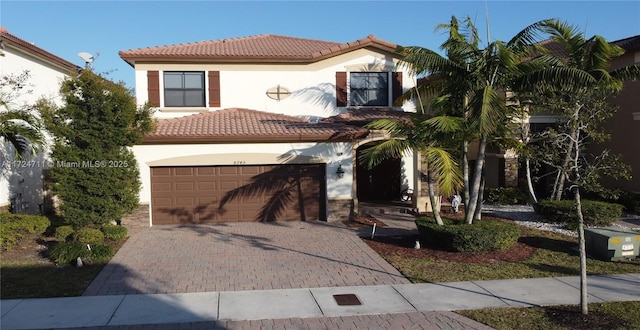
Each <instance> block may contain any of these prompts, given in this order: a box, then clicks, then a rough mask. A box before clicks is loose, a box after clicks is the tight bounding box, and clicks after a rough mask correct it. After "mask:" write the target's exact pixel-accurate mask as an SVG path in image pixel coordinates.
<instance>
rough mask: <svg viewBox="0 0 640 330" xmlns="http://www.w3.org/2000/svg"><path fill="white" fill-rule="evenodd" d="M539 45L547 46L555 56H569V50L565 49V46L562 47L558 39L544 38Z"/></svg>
mask: <svg viewBox="0 0 640 330" xmlns="http://www.w3.org/2000/svg"><path fill="white" fill-rule="evenodd" d="M538 45H539V46H542V47H544V48H546V49H547V50H548V51H549V52H550V53H551V55H553V56H556V57H559V58H563V57H566V56H567V52H566V50H565V49H564V47H562V45H561V44H559V43H558V42H557V41H555V40H553V39H547V40H543V41H541V42H539V43H538Z"/></svg>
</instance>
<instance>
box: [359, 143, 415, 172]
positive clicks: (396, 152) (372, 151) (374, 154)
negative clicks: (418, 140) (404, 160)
mask: <svg viewBox="0 0 640 330" xmlns="http://www.w3.org/2000/svg"><path fill="white" fill-rule="evenodd" d="M413 149H414V145H413V142H412V141H410V140H406V139H390V140H385V141H383V142H381V143H379V144H376V145H374V146H372V147H369V148H366V149H364V150H363V151H362V153H361V154H360V156H359V158H358V162H359V163H360V164H362V165H363V166H365V167H367V168H373V167H375V166H376V165H379V164H380V163H382V161H384V160H385V159H393V158H400V157H402V156H404V155H405V154H406V153H407V152H410V151H412V150H413Z"/></svg>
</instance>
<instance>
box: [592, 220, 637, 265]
mask: <svg viewBox="0 0 640 330" xmlns="http://www.w3.org/2000/svg"><path fill="white" fill-rule="evenodd" d="M584 239H585V245H586V249H587V253H588V254H590V255H592V256H594V257H596V258H598V259H603V260H607V261H615V260H621V259H630V258H635V257H638V256H639V255H640V233H637V232H634V231H631V230H628V229H624V228H621V227H604V228H588V229H585V230H584Z"/></svg>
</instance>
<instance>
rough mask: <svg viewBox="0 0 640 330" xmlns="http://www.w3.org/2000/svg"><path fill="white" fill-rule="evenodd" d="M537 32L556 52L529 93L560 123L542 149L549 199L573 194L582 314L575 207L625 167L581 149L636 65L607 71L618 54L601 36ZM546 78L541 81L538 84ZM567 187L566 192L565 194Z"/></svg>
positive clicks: (547, 25) (566, 29)
mask: <svg viewBox="0 0 640 330" xmlns="http://www.w3.org/2000/svg"><path fill="white" fill-rule="evenodd" d="M540 29H541V31H543V32H545V33H546V34H548V35H550V36H551V38H552V40H553V41H554V42H555V43H556V44H557V45H558V47H560V48H562V50H563V54H561V55H556V56H557V58H556V59H555V61H554V62H555V64H554V65H553V66H552V67H550V68H543V69H542V70H539V71H538V72H536V73H534V74H533V75H531V78H532V79H534V80H535V81H538V82H540V84H539V85H537V87H538V94H537V95H536V94H534V96H535V99H536V101H535V102H534V103H535V104H536V105H538V106H541V107H544V108H546V109H548V110H555V111H556V113H559V114H560V115H561V117H562V118H563V121H564V123H563V124H561V125H559V129H558V130H549V131H547V133H546V138H547V139H546V144H547V145H548V146H549V147H548V148H544V149H543V150H544V152H543V153H541V154H542V155H545V156H544V157H543V158H542V159H545V161H547V163H548V164H554V166H555V168H556V169H557V170H558V179H557V180H556V183H555V185H554V196H552V197H555V198H556V199H559V198H560V196H561V195H562V193H563V191H565V190H568V191H570V192H572V193H573V198H574V200H575V205H576V216H577V218H578V239H579V246H580V305H581V310H582V314H585V315H586V314H588V303H587V270H586V249H585V238H584V220H583V215H582V207H581V197H580V193H581V191H584V190H586V189H591V190H594V189H600V188H601V186H600V185H599V183H598V178H599V177H600V175H603V174H606V175H610V176H625V175H627V171H628V168H627V167H625V166H622V165H621V162H620V158H619V157H617V156H614V155H611V154H610V153H609V152H608V151H605V152H603V153H601V154H600V155H589V154H587V153H586V152H585V151H586V145H587V144H588V143H590V142H593V141H596V142H599V141H603V140H604V139H606V138H607V134H605V133H604V132H602V131H601V129H600V127H601V123H602V122H603V121H604V120H606V119H607V118H609V117H611V116H612V115H613V113H614V112H615V108H614V107H611V106H610V105H608V102H607V98H608V97H611V96H613V95H615V94H616V93H617V92H619V91H620V90H621V89H622V87H623V82H624V81H627V80H640V66H638V65H632V66H627V67H623V68H618V69H615V70H613V71H611V72H610V71H608V69H609V65H610V61H611V59H613V58H614V57H616V56H619V55H622V54H623V53H624V51H623V50H622V49H621V48H620V47H618V46H615V45H613V44H610V43H608V42H607V41H606V40H605V39H604V38H602V37H601V36H593V37H591V38H588V39H587V38H585V36H584V34H583V33H581V32H579V31H578V29H577V28H576V27H574V26H571V25H568V24H566V23H564V22H561V21H558V20H547V21H544V22H543V23H542V24H541V25H540ZM541 77H542V78H544V77H548V78H547V79H541ZM565 183H568V185H569V187H568V188H569V189H565V188H564V187H565Z"/></svg>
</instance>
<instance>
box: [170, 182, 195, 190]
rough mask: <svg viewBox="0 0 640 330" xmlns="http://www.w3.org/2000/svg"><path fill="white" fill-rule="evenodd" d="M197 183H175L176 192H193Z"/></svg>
mask: <svg viewBox="0 0 640 330" xmlns="http://www.w3.org/2000/svg"><path fill="white" fill-rule="evenodd" d="M196 183H197V182H176V187H175V189H176V191H187V192H190V191H193V188H194V185H195V184H196Z"/></svg>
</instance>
